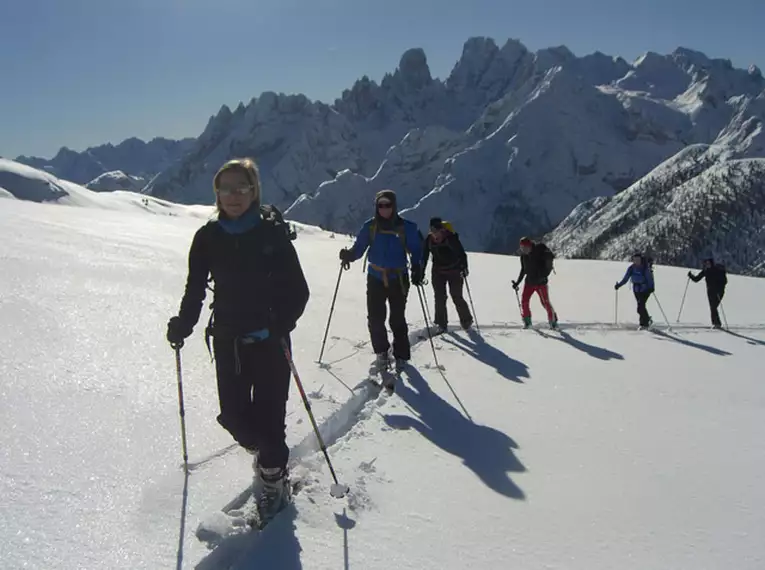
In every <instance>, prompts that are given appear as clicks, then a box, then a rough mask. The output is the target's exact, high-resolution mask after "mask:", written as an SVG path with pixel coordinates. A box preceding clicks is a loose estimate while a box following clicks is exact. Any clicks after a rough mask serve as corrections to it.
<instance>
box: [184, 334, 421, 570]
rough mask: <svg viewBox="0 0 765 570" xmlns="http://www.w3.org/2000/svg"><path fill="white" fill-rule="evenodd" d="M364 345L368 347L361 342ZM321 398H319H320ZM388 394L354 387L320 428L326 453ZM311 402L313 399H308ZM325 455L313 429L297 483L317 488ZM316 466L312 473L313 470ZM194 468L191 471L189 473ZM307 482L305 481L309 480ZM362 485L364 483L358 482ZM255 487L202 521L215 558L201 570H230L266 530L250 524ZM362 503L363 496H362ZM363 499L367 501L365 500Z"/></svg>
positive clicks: (201, 533)
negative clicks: (251, 541) (253, 538)
mask: <svg viewBox="0 0 765 570" xmlns="http://www.w3.org/2000/svg"><path fill="white" fill-rule="evenodd" d="M427 339H428V337H427V329H426V328H424V327H423V328H420V329H416V330H415V331H414V332H410V333H409V342H410V344H411V347H412V350H413V351H414V350H415V349H416V348H417V345H419V344H422V343H423V342H427ZM362 344H363V343H362ZM319 366H320V367H321V368H323V369H325V370H331V368H332V365H331V364H326V363H323V364H319ZM315 396H316V394H314V399H315ZM387 397H388V396H387V395H386V394H385V391H384V390H381V389H380V388H378V387H375V386H374V385H372V384H371V382H370V381H369V379H368V378H367V379H363V380H361V381H360V382H359V384H358V385H357V386H356V387H355V388H354V389H353V395H352V396H351V397H350V398H349V399H348V400H346V401H345V403H343V404H342V405H341V406H340V408H339V409H337V410H336V411H335V412H334V413H332V414H330V415H329V416H328V417H327V418H326V419H325V420H324V421H323V422H322V423H321V424H319V426H318V427H319V433H320V434H321V437H322V439H323V441H324V444H325V446H326V447H327V450H329V448H330V447H331V446H332V445H334V444H335V443H337V442H338V441H339V440H340V439H341V438H343V437H345V436H346V435H348V434H349V433H350V432H351V430H352V429H353V428H354V427H355V426H356V425H358V424H360V423H361V422H363V421H364V420H366V419H367V418H369V416H370V415H371V414H372V413H374V410H375V409H376V408H377V407H378V405H379V404H381V403H382V402H384V401H385V400H386V399H387ZM310 399H312V398H311V395H309V400H310ZM236 448H237V446H236V445H230V446H228V447H226V448H224V449H223V450H220V451H218V452H216V453H213V454H211V455H210V456H208V457H207V458H204V459H202V460H198V461H196V462H195V463H193V464H190V465H189V467H190V468H193V467H192V466H194V467H196V466H199V465H200V464H203V463H206V462H208V461H210V460H212V459H214V458H216V457H219V456H221V455H223V454H225V453H227V452H229V451H232V450H234V449H236ZM319 452H321V448H320V446H319V442H318V440H317V438H316V434H315V433H314V432H313V430H311V431H310V433H308V434H307V435H306V436H305V437H304V438H303V439H302V440H301V441H300V442H299V443H298V444H297V445H295V446H294V447H293V448H292V449H291V450H290V465H289V467H290V473H291V475H292V478H293V483H294V481H295V480H300V481H301V487H308V488H311V487H313V486H314V485H315V483H316V482H315V481H313V480H312V479H311V478H312V477H313V478H314V479H315V476H312V474H311V472H312V471H313V469H315V468H316V467H318V465H316V463H317V462H319V463H320V462H323V461H324V457H323V455H322V456H321V457H318V458H314V457H313V456H314V455H315V454H316V453H319ZM312 468H313V469H312ZM190 470H191V469H190ZM304 479H305V480H304ZM357 483H360V484H361V485H362V486H363V481H357ZM252 496H253V484H250V485H249V486H248V487H246V488H245V489H243V490H242V491H241V492H239V493H238V494H237V495H236V496H235V497H234V498H233V499H231V500H230V501H229V502H228V503H226V505H224V506H223V507H222V508H221V510H220V512H217V513H212V514H211V515H209V516H208V517H207V518H205V519H204V520H202V521H201V522H200V524H199V527H198V528H197V533H196V534H197V538H199V540H201V541H202V542H206V543H208V545H209V547H211V548H213V549H214V550H213V552H212V553H211V555H210V556H208V557H207V558H205V559H204V560H203V561H202V562H200V564H199V565H198V566H197V568H198V569H200V570H204V569H210V570H212V569H213V568H225V567H231V566H232V565H233V564H235V563H236V561H237V560H240V559H242V558H243V557H244V556H246V552H245V551H246V550H249V548H248V546H249V540H248V539H247V537H248V536H250V535H252V534H260V533H264V532H266V529H263V530H256V529H251V528H249V527H248V526H247V524H246V519H247V516H248V514H249V513H250V512H251V509H252V508H254V501H253V499H252ZM351 497H357V494H356V493H354V490H353V489H351ZM357 500H358V497H357ZM361 500H362V501H363V499H361ZM294 510H295V505H294V504H292V505H290V507H289V508H288V509H286V511H285V512H283V513H280V515H279V516H278V517H277V519H275V520H274V521H272V522H271V523H270V524H269V525H268V526H269V527H271V526H278V524H276V523H278V519H283V518H285V515H286V517H287V518H289V516H290V512H292V511H294Z"/></svg>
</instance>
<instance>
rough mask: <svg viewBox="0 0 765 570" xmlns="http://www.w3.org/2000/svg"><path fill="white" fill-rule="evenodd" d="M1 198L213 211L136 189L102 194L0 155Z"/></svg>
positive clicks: (114, 207)
mask: <svg viewBox="0 0 765 570" xmlns="http://www.w3.org/2000/svg"><path fill="white" fill-rule="evenodd" d="M0 197H2V198H17V199H19V200H25V201H30V202H50V203H57V204H65V205H69V206H84V207H92V208H98V209H108V210H118V211H135V210H142V211H146V212H151V213H154V214H161V215H167V216H178V215H191V216H195V217H198V218H199V217H209V216H210V215H212V213H213V211H214V207H212V206H203V205H183V204H174V203H172V202H168V201H167V200H161V199H159V198H155V197H154V196H145V195H142V194H138V193H136V192H127V191H122V190H115V191H113V192H110V193H109V195H104V194H101V193H99V192H96V191H94V190H90V189H88V188H85V187H84V186H80V185H79V184H75V183H74V182H69V181H68V180H62V179H60V178H56V177H55V176H53V175H52V174H50V173H48V172H44V171H42V170H38V169H36V168H32V167H31V166H27V165H25V164H21V163H19V162H15V161H13V160H8V159H6V158H0Z"/></svg>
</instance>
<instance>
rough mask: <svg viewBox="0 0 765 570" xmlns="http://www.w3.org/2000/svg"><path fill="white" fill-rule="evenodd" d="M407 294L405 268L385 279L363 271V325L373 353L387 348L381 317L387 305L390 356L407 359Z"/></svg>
mask: <svg viewBox="0 0 765 570" xmlns="http://www.w3.org/2000/svg"><path fill="white" fill-rule="evenodd" d="M408 294H409V277H408V276H407V275H406V273H405V272H402V273H400V274H398V275H391V276H389V278H388V283H387V285H386V283H384V282H383V281H382V280H381V279H377V278H376V277H374V276H373V275H369V274H368V275H367V325H368V327H369V336H370V338H371V340H372V349H373V350H374V351H375V354H380V353H381V352H387V351H388V349H390V342H389V341H388V330H387V329H386V328H385V317H386V316H387V313H388V306H390V318H389V320H388V324H389V325H390V330H391V331H392V332H393V357H394V358H402V359H404V360H409V359H410V357H411V347H410V345H409V327H408V326H407V324H406V298H407V295H408Z"/></svg>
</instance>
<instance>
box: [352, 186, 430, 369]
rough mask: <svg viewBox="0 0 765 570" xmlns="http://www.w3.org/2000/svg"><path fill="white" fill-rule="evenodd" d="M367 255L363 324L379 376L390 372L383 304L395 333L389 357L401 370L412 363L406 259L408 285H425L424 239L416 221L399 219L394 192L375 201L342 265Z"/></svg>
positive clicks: (380, 195) (381, 192) (388, 344)
mask: <svg viewBox="0 0 765 570" xmlns="http://www.w3.org/2000/svg"><path fill="white" fill-rule="evenodd" d="M367 249H369V252H368V262H369V265H368V268H367V325H368V327H369V335H370V337H371V340H372V348H373V349H374V351H375V354H376V356H377V359H376V361H375V367H376V368H377V370H379V371H383V370H387V369H388V368H389V367H390V358H389V354H388V353H389V351H390V342H389V340H388V331H387V330H386V328H385V317H386V314H387V308H388V307H387V306H386V302H387V305H388V306H389V307H390V318H389V320H388V323H389V324H390V328H391V331H392V332H393V357H394V358H395V363H396V369H397V371H400V370H401V369H402V368H403V367H404V366H405V365H406V363H407V362H408V361H409V359H410V358H411V346H410V344H409V327H408V326H407V323H406V300H407V296H408V294H409V275H408V274H407V254H408V255H409V256H410V257H411V276H412V279H411V284H412V285H414V286H416V287H420V286H422V281H423V272H422V265H421V264H420V262H421V260H422V234H421V233H420V232H419V230H418V229H417V225H416V224H415V223H414V222H411V221H409V220H405V219H404V218H402V217H400V216H399V215H398V208H397V204H396V193H395V192H394V191H393V190H382V191H380V192H378V193H377V195H376V196H375V215H374V217H373V218H371V219H370V220H367V221H366V222H365V223H364V225H363V226H362V228H361V230H360V231H359V233H358V235H357V236H356V241H355V242H354V244H353V246H352V247H351V248H344V249H342V250H341V251H340V260H341V261H342V262H343V263H351V262H353V261H356V260H357V259H360V258H361V257H362V256H363V255H364V252H365V251H366V250H367Z"/></svg>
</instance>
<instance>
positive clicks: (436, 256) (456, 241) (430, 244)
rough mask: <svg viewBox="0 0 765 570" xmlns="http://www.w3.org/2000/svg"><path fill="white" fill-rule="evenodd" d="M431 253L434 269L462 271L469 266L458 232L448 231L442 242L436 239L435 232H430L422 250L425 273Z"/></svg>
mask: <svg viewBox="0 0 765 570" xmlns="http://www.w3.org/2000/svg"><path fill="white" fill-rule="evenodd" d="M431 253H432V254H433V271H438V272H441V271H462V270H464V269H467V268H468V260H467V253H465V248H464V247H462V242H461V241H460V237H459V235H457V234H456V233H453V232H447V234H446V237H445V238H444V239H443V240H442V241H440V242H436V241H435V239H434V238H433V234H428V236H427V237H426V238H425V246H424V247H423V252H422V272H423V273H425V268H426V267H427V265H428V259H430V254H431Z"/></svg>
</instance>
